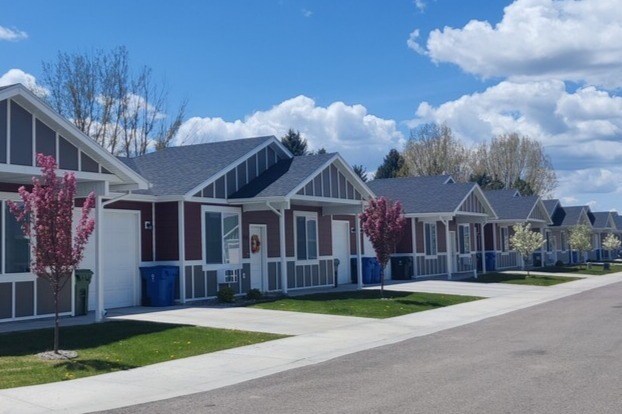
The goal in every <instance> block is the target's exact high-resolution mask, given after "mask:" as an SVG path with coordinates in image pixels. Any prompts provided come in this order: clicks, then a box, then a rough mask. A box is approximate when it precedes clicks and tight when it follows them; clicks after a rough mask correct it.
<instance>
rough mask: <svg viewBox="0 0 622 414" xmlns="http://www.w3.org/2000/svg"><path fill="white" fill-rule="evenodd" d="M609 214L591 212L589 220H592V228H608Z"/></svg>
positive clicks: (605, 212)
mask: <svg viewBox="0 0 622 414" xmlns="http://www.w3.org/2000/svg"><path fill="white" fill-rule="evenodd" d="M610 214H611V213H610V212H608V211H596V212H592V214H591V218H592V226H594V227H595V228H597V229H604V228H607V227H610V226H609V215H610Z"/></svg>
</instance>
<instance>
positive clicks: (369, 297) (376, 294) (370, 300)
mask: <svg viewBox="0 0 622 414" xmlns="http://www.w3.org/2000/svg"><path fill="white" fill-rule="evenodd" d="M384 296H385V298H386V299H381V298H380V291H379V290H359V291H354V292H335V293H317V294H312V295H304V296H295V297H290V298H284V299H279V300H276V301H273V302H264V303H259V304H256V305H252V307H255V308H260V309H273V310H282V311H292V312H307V313H323V314H328V315H343V316H359V317H364V318H378V319H384V318H392V317H394V316H400V315H406V314H408V313H413V312H421V311H425V310H429V309H436V308H441V307H444V306H451V305H456V304H458V303H463V302H470V301H474V300H478V299H481V298H477V297H472V296H456V295H442V294H436V293H408V292H395V291H388V290H385V292H384Z"/></svg>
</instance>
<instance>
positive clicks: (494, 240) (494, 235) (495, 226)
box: [492, 223, 499, 271]
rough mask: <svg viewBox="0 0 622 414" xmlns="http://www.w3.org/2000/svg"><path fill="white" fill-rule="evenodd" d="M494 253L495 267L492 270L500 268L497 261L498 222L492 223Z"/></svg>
mask: <svg viewBox="0 0 622 414" xmlns="http://www.w3.org/2000/svg"><path fill="white" fill-rule="evenodd" d="M492 254H494V255H495V256H494V257H495V268H494V269H492V270H494V271H497V269H498V268H499V264H498V263H497V223H492Z"/></svg>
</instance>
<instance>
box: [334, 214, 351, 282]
mask: <svg viewBox="0 0 622 414" xmlns="http://www.w3.org/2000/svg"><path fill="white" fill-rule="evenodd" d="M332 230H333V257H334V258H335V259H339V267H338V268H337V281H338V283H339V284H340V285H343V284H345V283H351V280H350V222H349V221H342V220H333V228H332Z"/></svg>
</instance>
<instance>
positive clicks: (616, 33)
mask: <svg viewBox="0 0 622 414" xmlns="http://www.w3.org/2000/svg"><path fill="white" fill-rule="evenodd" d="M85 4H88V7H85ZM0 10H1V11H0V86H1V85H5V84H11V83H15V82H22V83H24V84H26V85H27V86H29V87H31V88H33V89H35V90H37V91H38V92H39V93H40V94H45V90H44V89H42V88H41V86H40V85H39V83H38V81H37V79H40V78H41V63H42V62H43V61H51V60H53V59H54V57H55V56H56V54H57V53H58V51H64V52H75V51H78V52H79V51H90V50H93V49H96V48H103V49H111V48H113V47H116V46H119V45H124V46H126V47H127V48H128V50H129V53H130V59H131V63H132V65H133V66H135V67H139V66H142V65H147V66H149V67H151V68H152V69H153V73H154V76H155V77H156V79H158V80H161V81H162V82H165V83H166V85H167V86H168V89H169V100H170V103H171V107H174V106H175V105H178V104H179V103H181V102H182V101H183V100H184V99H187V100H188V102H189V104H188V111H187V119H186V121H185V122H184V124H183V125H182V127H181V129H180V134H179V136H178V142H184V143H195V142H209V141H219V140H224V139H235V138H242V137H248V136H257V135H275V136H277V137H280V136H282V135H284V134H285V132H286V131H287V130H288V129H289V128H294V129H297V130H300V131H301V133H302V134H303V136H304V137H305V138H307V140H308V141H309V145H310V147H311V149H318V148H321V147H324V148H326V149H327V150H328V151H331V152H332V151H338V152H340V153H341V154H342V155H343V156H344V157H345V158H346V160H348V161H349V162H351V163H352V164H363V165H364V166H365V167H366V168H367V170H368V171H375V170H376V168H377V167H378V165H379V164H380V163H381V162H382V159H383V157H384V155H386V153H387V152H388V151H389V149H391V148H398V149H401V147H402V146H403V144H404V142H405V141H406V140H407V139H408V136H409V131H410V129H411V128H413V127H416V126H417V125H419V124H422V123H426V122H438V123H443V122H444V123H446V124H447V125H448V126H450V127H451V128H452V130H453V131H454V132H455V133H456V135H457V136H458V137H459V138H461V139H462V140H463V141H464V142H465V143H466V144H468V145H476V144H478V143H480V142H483V141H486V140H490V138H491V137H493V136H495V135H498V134H503V133H511V132H518V133H519V134H522V135H527V136H530V137H532V138H535V139H538V140H539V141H541V142H542V143H543V145H544V147H545V150H546V153H547V154H548V155H549V156H550V158H551V160H552V163H553V166H554V168H555V169H556V172H557V175H558V180H559V186H558V187H557V189H556V190H555V193H554V194H553V195H554V196H555V197H558V198H560V199H561V200H562V203H564V204H565V205H578V204H588V205H590V206H591V207H592V209H593V210H595V211H596V210H599V211H600V210H611V209H616V210H618V211H621V208H622V180H621V179H620V177H622V165H621V163H620V161H622V94H621V92H622V90H621V88H622V42H620V39H622V5H621V4H620V0H583V1H576V0H555V1H553V0H516V1H509V0H506V1H497V0H487V1H459V0H392V1H381V0H376V1H369V0H340V1H332V0H314V1H311V0H262V1H256V0H248V1H241V0H228V1H225V0H221V1H201V0H194V1H190V0H178V1H176V2H170V1H162V0H150V1H145V0H133V1H122V0H107V1H103V0H100V1H90V2H88V3H84V2H83V1H72V0H64V1H62V2H50V1H46V0H40V1H30V0H20V1H19V2H17V1H14V0H0Z"/></svg>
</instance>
